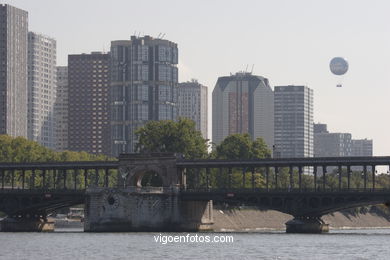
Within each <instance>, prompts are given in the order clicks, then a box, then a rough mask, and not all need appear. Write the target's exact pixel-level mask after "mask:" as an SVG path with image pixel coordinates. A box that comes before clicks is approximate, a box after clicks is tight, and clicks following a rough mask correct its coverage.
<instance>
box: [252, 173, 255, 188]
mask: <svg viewBox="0 0 390 260" xmlns="http://www.w3.org/2000/svg"><path fill="white" fill-rule="evenodd" d="M254 189H255V168H254V167H253V168H252V190H254Z"/></svg>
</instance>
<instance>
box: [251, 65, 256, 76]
mask: <svg viewBox="0 0 390 260" xmlns="http://www.w3.org/2000/svg"><path fill="white" fill-rule="evenodd" d="M254 66H255V64H252V69H251V74H252V73H253V67H254Z"/></svg>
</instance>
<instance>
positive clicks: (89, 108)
mask: <svg viewBox="0 0 390 260" xmlns="http://www.w3.org/2000/svg"><path fill="white" fill-rule="evenodd" d="M109 75H110V73H109V54H103V53H100V52H92V53H91V54H79V55H69V56H68V84H69V88H68V102H69V103H68V104H69V110H68V148H69V150H72V151H86V152H89V153H94V154H107V155H108V154H110V128H109V101H108V99H109V95H108V93H109V82H110V81H109Z"/></svg>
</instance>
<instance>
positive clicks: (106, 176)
mask: <svg viewBox="0 0 390 260" xmlns="http://www.w3.org/2000/svg"><path fill="white" fill-rule="evenodd" d="M108 173H109V169H108V168H105V169H104V187H106V188H107V187H108Z"/></svg>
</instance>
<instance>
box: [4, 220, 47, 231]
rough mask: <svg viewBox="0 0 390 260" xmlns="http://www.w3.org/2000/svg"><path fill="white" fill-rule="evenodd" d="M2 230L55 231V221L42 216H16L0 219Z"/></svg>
mask: <svg viewBox="0 0 390 260" xmlns="http://www.w3.org/2000/svg"><path fill="white" fill-rule="evenodd" d="M0 231H1V232H53V231H54V221H50V220H47V219H46V218H41V217H31V218H29V217H15V218H5V219H3V220H2V221H0Z"/></svg>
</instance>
